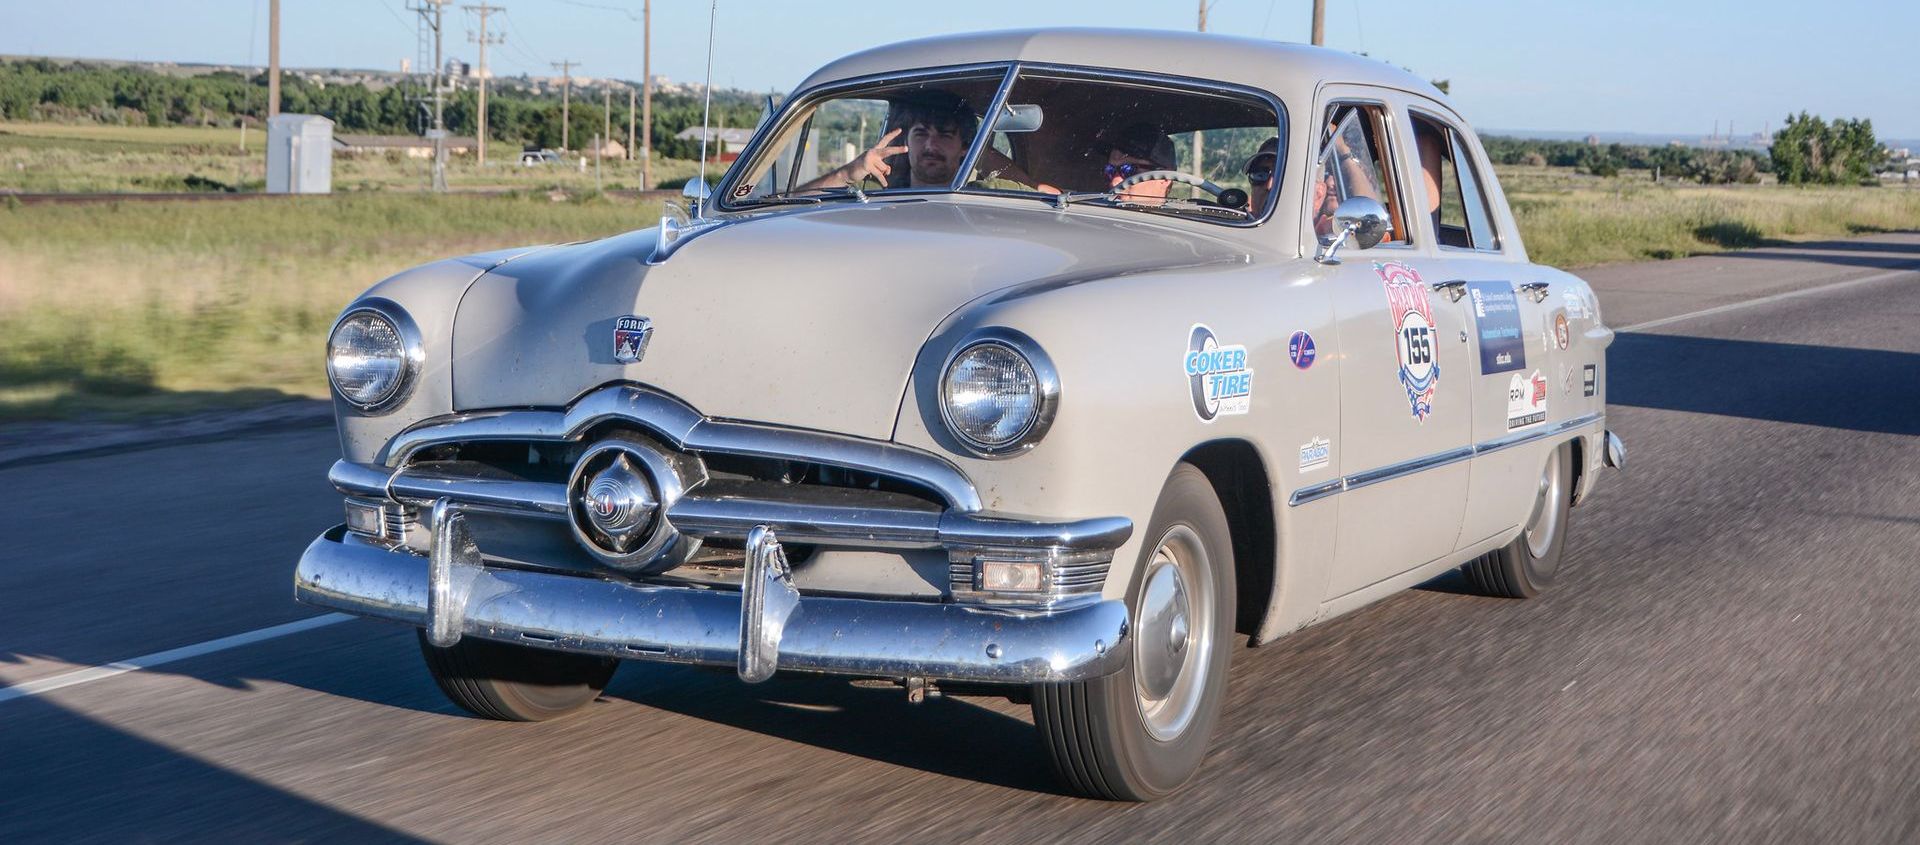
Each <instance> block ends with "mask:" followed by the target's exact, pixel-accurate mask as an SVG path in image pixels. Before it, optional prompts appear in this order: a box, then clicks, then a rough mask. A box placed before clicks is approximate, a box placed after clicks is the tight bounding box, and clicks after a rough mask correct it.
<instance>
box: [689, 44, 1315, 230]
mask: <svg viewBox="0 0 1920 845" xmlns="http://www.w3.org/2000/svg"><path fill="white" fill-rule="evenodd" d="M1005 79H1006V75H1005V72H1004V71H1002V70H998V69H996V70H990V71H984V72H973V73H964V74H956V75H951V76H929V77H919V78H916V79H914V80H912V81H906V82H902V81H890V82H888V81H883V82H876V83H871V84H868V85H861V86H855V87H851V88H844V89H840V90H837V91H833V92H831V93H829V94H827V95H824V96H820V97H814V98H810V99H808V100H805V101H802V102H801V103H800V104H799V105H798V106H797V107H796V108H793V109H789V110H788V114H787V115H786V116H785V118H784V119H783V120H782V121H781V122H780V124H779V125H778V127H777V128H775V129H774V130H772V133H771V134H769V135H767V136H766V139H767V142H766V143H763V144H760V145H758V146H757V147H756V153H755V155H754V157H753V159H752V163H751V164H750V165H748V166H747V167H745V168H744V169H741V170H739V171H737V173H736V174H735V175H733V177H732V182H730V183H729V186H728V188H727V197H726V205H727V207H730V208H746V207H752V206H755V205H767V204H789V203H813V202H823V201H828V200H832V199H837V198H865V197H867V196H869V195H875V194H885V193H888V192H895V193H899V192H927V191H934V192H950V191H961V192H967V193H993V194H1008V195H1017V196H1023V197H1031V198H1035V199H1040V200H1043V201H1046V202H1050V203H1054V204H1058V205H1065V204H1068V203H1077V202H1085V203H1094V204H1101V205H1109V206H1114V207H1120V208H1128V209H1136V210H1142V211H1149V212H1154V213H1165V214H1178V215H1182V216H1196V217H1202V218H1207V219H1212V220H1216V221H1220V222H1230V223H1244V222H1248V221H1252V220H1255V219H1257V218H1260V217H1263V216H1264V215H1265V214H1266V213H1267V211H1268V210H1269V207H1270V205H1271V198H1272V196H1273V193H1274V188H1275V187H1276V180H1277V179H1278V178H1279V173H1280V172H1281V168H1280V166H1279V161H1278V159H1279V154H1280V150H1279V144H1278V137H1279V135H1280V116H1279V114H1278V112H1277V111H1276V110H1275V108H1274V106H1273V105H1272V104H1271V103H1270V102H1269V101H1267V100H1265V99H1263V98H1260V97H1256V96H1252V95H1250V94H1241V93H1235V92H1230V91H1227V90H1225V89H1208V90H1200V89H1199V88H1196V87H1187V86H1184V85H1182V84H1179V83H1174V82H1164V83H1163V82H1156V81H1142V80H1139V79H1135V78H1131V77H1128V78H1118V77H1104V76H1101V75H1098V74H1097V73H1091V72H1067V71H1050V70H1041V69H1031V70H1029V69H1022V70H1021V71H1020V72H1019V73H1018V75H1017V76H1016V77H1015V78H1014V79H1013V81H1012V84H1011V86H1006V85H1004V83H1005ZM1003 88H1004V89H1005V90H1002V89H1003ZM989 112H991V115H989ZM969 161H971V162H972V166H971V167H967V162H969ZM963 167H964V168H965V169H966V171H967V172H966V173H965V176H964V178H963V177H962V176H961V175H960V170H961V169H962V168H963Z"/></svg>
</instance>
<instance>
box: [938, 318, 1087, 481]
mask: <svg viewBox="0 0 1920 845" xmlns="http://www.w3.org/2000/svg"><path fill="white" fill-rule="evenodd" d="M969 341H970V342H968V343H965V344H963V345H962V346H961V347H960V350H959V351H958V352H956V353H955V354H954V355H953V358H952V359H951V360H950V361H948V362H947V368H946V372H945V374H944V375H943V376H942V378H941V380H940V406H941V414H942V416H944V417H945V419H946V423H947V428H948V429H949V430H951V431H952V432H953V434H954V436H955V437H958V438H959V439H960V441H961V442H962V443H963V444H965V445H966V447H967V448H968V450H969V451H972V452H974V453H975V454H977V455H980V456H982V457H1003V456H1006V455H1009V454H1012V453H1014V452H1015V451H1017V450H1019V449H1024V448H1026V447H1028V446H1031V445H1033V444H1034V443H1037V442H1039V440H1040V437H1041V435H1043V434H1045V433H1046V428H1047V425H1048V424H1049V423H1050V422H1051V421H1052V414H1053V405H1054V401H1055V399H1056V398H1057V397H1058V395H1059V391H1060V385H1059V381H1058V379H1057V378H1056V377H1055V376H1054V373H1053V368H1052V365H1051V363H1050V362H1048V361H1047V359H1046V356H1045V355H1044V354H1043V353H1041V352H1040V349H1039V347H1038V346H1037V345H1035V344H1034V343H1033V341H1032V339H1030V338H1028V337H1027V336H1026V335H1023V334H1020V333H1018V332H1014V331H1012V330H1010V329H991V330H986V331H983V332H982V333H981V336H977V337H974V338H970V339H969Z"/></svg>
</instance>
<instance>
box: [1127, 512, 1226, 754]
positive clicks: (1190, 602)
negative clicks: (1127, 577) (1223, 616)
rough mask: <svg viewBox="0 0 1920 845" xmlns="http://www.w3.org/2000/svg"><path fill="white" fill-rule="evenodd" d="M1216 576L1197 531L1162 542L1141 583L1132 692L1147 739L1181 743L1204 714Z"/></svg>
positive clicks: (1182, 531)
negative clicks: (1179, 739) (1196, 717)
mask: <svg viewBox="0 0 1920 845" xmlns="http://www.w3.org/2000/svg"><path fill="white" fill-rule="evenodd" d="M1213 614H1214V610H1213V570H1212V568H1211V567H1210V566H1209V565H1208V562H1207V558H1206V550H1205V549H1204V547H1202V546H1201V544H1200V538H1199V536H1198V535H1196V534H1194V533H1193V529H1191V528H1188V527H1186V526H1184V525H1176V526H1174V527H1173V528H1172V529H1171V530H1169V531H1168V532H1167V534H1166V536H1164V537H1162V538H1161V540H1160V544H1159V546H1158V547H1156V548H1155V549H1154V553H1153V557H1152V558H1151V559H1150V560H1149V561H1148V562H1147V572H1146V575H1145V576H1144V578H1143V579H1142V582H1141V587H1140V603H1139V607H1138V608H1136V611H1135V618H1137V619H1138V620H1139V628H1138V630H1137V632H1136V635H1135V636H1134V638H1133V661H1134V663H1133V665H1134V691H1135V694H1136V697H1137V699H1138V703H1139V705H1140V715H1141V717H1142V720H1143V721H1144V722H1145V723H1146V728H1147V733H1149V734H1150V735H1152V736H1153V737H1154V738H1155V739H1159V740H1163V741H1164V740H1169V739H1173V738H1175V737H1178V736H1179V735H1180V734H1181V733H1182V732H1184V731H1185V730H1186V728H1187V725H1188V723H1190V722H1192V721H1193V717H1194V715H1195V714H1196V713H1198V712H1199V710H1200V698H1201V695H1202V693H1203V692H1204V691H1205V687H1206V675H1207V663H1208V661H1209V659H1210V658H1211V651H1212V648H1211V647H1212V644H1213V643H1212V639H1213V622H1214V619H1213Z"/></svg>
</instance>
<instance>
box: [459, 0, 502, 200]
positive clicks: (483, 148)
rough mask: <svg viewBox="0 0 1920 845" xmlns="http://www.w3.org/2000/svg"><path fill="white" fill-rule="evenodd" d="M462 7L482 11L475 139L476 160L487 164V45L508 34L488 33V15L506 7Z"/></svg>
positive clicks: (498, 40)
mask: <svg viewBox="0 0 1920 845" xmlns="http://www.w3.org/2000/svg"><path fill="white" fill-rule="evenodd" d="M462 8H464V9H466V10H467V11H470V12H479V13H480V35H479V37H477V38H475V39H473V40H474V41H476V42H478V43H479V44H480V103H479V106H480V114H479V115H478V118H479V119H478V120H476V121H474V123H475V124H476V126H475V128H476V129H478V130H479V131H478V132H476V133H474V139H473V141H474V160H475V161H476V162H478V163H479V164H480V165H482V166H485V165H486V163H487V45H488V44H499V43H501V42H503V41H506V40H507V34H506V33H504V32H501V33H496V34H494V35H488V34H487V16H488V15H491V14H493V13H494V12H504V11H506V8H505V7H504V6H489V5H487V4H486V3H478V4H475V5H472V6H463V7H462Z"/></svg>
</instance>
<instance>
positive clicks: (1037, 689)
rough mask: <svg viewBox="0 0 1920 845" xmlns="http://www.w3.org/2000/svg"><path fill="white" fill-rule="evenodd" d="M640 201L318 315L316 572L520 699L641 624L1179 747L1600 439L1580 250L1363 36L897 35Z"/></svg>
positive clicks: (1141, 744)
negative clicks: (657, 220)
mask: <svg viewBox="0 0 1920 845" xmlns="http://www.w3.org/2000/svg"><path fill="white" fill-rule="evenodd" d="M690 193H691V194H692V195H693V196H694V198H695V200H696V202H697V203H698V205H699V206H700V207H699V208H697V210H696V211H695V212H694V213H693V214H692V215H691V216H688V217H672V218H669V219H666V220H663V221H662V223H661V225H660V226H659V227H655V228H651V229H645V230H641V231H635V232H632V233H629V234H625V235H619V236H615V237H610V238H606V239H603V240H598V241H590V242H583V243H574V244H563V245H554V246H545V247H535V248H527V249H516V250H504V251H500V252H495V253H486V254H480V255H472V256H467V257H464V258H457V259H450V260H446V261H441V262H438V263H434V264H429V265H426V266H423V267H420V268H416V269H414V270H410V271H407V272H404V273H401V274H399V275H397V276H394V277H393V278H390V279H387V280H386V281H384V282H381V283H380V284H378V285H375V286H374V287H373V288H372V289H370V290H368V291H367V292H366V294H365V295H364V296H362V297H361V298H360V299H359V300H357V301H355V302H354V303H353V304H352V305H351V306H349V307H348V308H347V310H346V312H345V313H344V314H342V316H341V318H340V320H339V322H338V324H337V325H336V326H335V328H334V330H333V334H332V337H331V339H330V341H329V349H328V370H329V375H330V378H331V379H332V383H333V385H334V391H335V400H336V406H337V408H338V412H339V425H340V438H341V447H342V451H343V453H344V454H343V456H342V458H341V460H340V461H339V462H338V463H336V464H335V465H334V467H333V469H332V471H331V473H330V478H331V481H332V483H333V484H334V486H335V487H337V488H338V489H339V490H340V491H341V492H342V493H343V494H345V496H346V511H347V521H346V523H345V524H344V525H341V526H337V527H335V528H333V529H330V530H328V531H327V532H326V533H324V534H323V535H321V536H320V538H319V539H317V540H315V541H314V542H313V544H312V545H311V546H310V547H309V548H308V549H307V551H306V553H305V555H304V556H303V557H302V558H301V560H300V563H299V567H298V571H297V573H296V576H295V581H296V591H297V594H298V596H299V598H300V600H301V601H304V602H307V603H309V604H313V605H316V606H320V607H326V608H332V609H337V610H344V611H347V612H349V613H356V614H361V615H365V616H370V617H378V618H383V619H389V620H395V621H398V622H401V623H404V624H408V625H412V626H415V627H417V628H419V629H421V644H422V649H423V652H424V654H425V656H426V662H427V665H428V666H429V668H430V669H431V670H432V671H433V674H434V676H435V677H436V679H438V681H439V682H440V685H441V688H442V689H443V690H444V691H445V692H446V693H447V695H448V696H449V697H451V698H452V699H453V700H454V701H456V702H457V703H459V704H461V705H462V706H464V707H466V708H467V709H469V710H472V711H473V712H475V713H478V714H481V715H485V716H491V717H495V718H501V719H522V720H524V719H540V718H547V717H550V716H555V715H559V714H561V713H564V712H567V711H569V710H572V709H574V708H576V707H579V706H580V705H582V704H584V703H586V702H587V701H590V700H591V699H592V698H593V697H594V696H596V695H597V694H599V692H600V691H601V690H602V689H603V688H604V687H605V685H606V684H607V682H608V679H609V678H610V676H611V675H612V673H613V671H614V669H615V667H616V666H617V664H618V663H619V662H620V661H623V660H639V661H664V662H681V663H702V664H719V665H726V666H733V667H735V668H736V670H737V671H738V673H739V675H740V676H741V678H742V679H744V680H746V681H749V682H753V681H761V680H765V679H766V678H768V677H770V676H771V675H772V674H773V673H774V672H776V671H791V672H813V673H828V674H834V675H843V676H853V677H864V678H883V679H891V680H893V681H895V682H897V683H899V684H900V685H902V686H903V687H904V688H905V689H906V690H907V692H908V695H909V696H910V697H911V698H913V699H914V700H916V701H917V700H920V699H921V698H924V697H926V696H929V695H935V694H938V693H939V692H940V691H941V689H942V688H943V687H944V688H946V689H948V690H955V689H962V688H963V689H965V690H967V691H970V692H981V691H995V692H999V693H1003V694H1005V695H1008V696H1009V697H1012V698H1015V699H1016V700H1030V701H1031V702H1032V705H1033V709H1034V717H1035V723H1036V726H1037V733H1038V735H1039V739H1040V741H1041V742H1042V744H1043V745H1044V747H1045V748H1046V749H1047V751H1048V753H1049V754H1050V755H1051V757H1052V759H1053V761H1054V762H1055V763H1056V765H1057V768H1058V769H1059V771H1060V773H1061V775H1062V776H1063V778H1064V779H1065V780H1066V782H1067V783H1069V784H1070V785H1071V786H1072V787H1073V788H1075V789H1077V790H1079V791H1081V792H1084V793H1086V794H1089V795H1095V796H1101V797H1107V798H1117V799H1135V800H1142V799H1149V798H1153V797H1155V796H1159V795H1163V794H1166V793H1168V792H1171V791H1173V790H1175V789H1177V788H1179V787H1180V786H1181V785H1182V784H1183V783H1185V782H1186V781H1187V780H1188V779H1189V777H1191V776H1192V774H1193V773H1194V772H1195V771H1196V770H1197V769H1198V767H1199V766H1200V764H1201V761H1202V759H1203V758H1204V757H1205V755H1206V751H1207V746H1208V741H1209V738H1210V737H1211V735H1212V733H1213V731H1214V729H1215V726H1216V725H1217V724H1218V721H1219V716H1220V712H1221V707H1222V704H1223V702H1225V701H1226V698H1227V696H1226V687H1227V683H1228V678H1229V672H1228V664H1229V662H1230V661H1231V659H1232V658H1233V656H1234V653H1235V652H1236V651H1239V650H1240V649H1241V648H1242V647H1243V646H1242V644H1243V643H1246V644H1248V645H1258V644H1261V643H1265V642H1269V641H1272V640H1273V639H1275V638H1277V637H1280V636H1282V635H1284V634H1286V633H1288V632H1290V631H1294V630H1297V629H1300V628H1302V627H1304V626H1307V625H1310V624H1313V623H1315V622H1320V621H1323V620H1326V619H1329V618H1331V617H1333V616H1336V615H1338V614H1341V613H1344V612H1347V611H1349V610H1353V609H1355V608H1358V607H1361V606H1363V605H1366V604H1367V603H1369V602H1372V601H1374V600H1376V599H1380V598H1382V597H1385V596H1388V595H1391V594H1392V593H1394V592H1395V591H1398V590H1402V589H1405V588H1407V587H1409V586H1412V585H1414V584H1417V583H1420V582H1421V581H1424V580H1427V579H1429V578H1432V577H1434V576H1436V575H1438V574H1440V573H1442V572H1445V571H1447V570H1450V569H1455V568H1464V569H1465V571H1466V573H1467V574H1468V576H1469V578H1470V580H1471V582H1472V583H1474V584H1475V585H1477V586H1478V587H1479V588H1481V589H1483V590H1485V591H1486V592H1488V593H1491V594H1494V595H1503V596H1513V597H1526V596H1532V595H1534V594H1536V593H1537V592H1539V591H1540V590H1542V589H1544V588H1546V587H1548V586H1549V585H1550V584H1552V582H1553V581H1554V580H1555V576H1556V574H1557V572H1558V571H1559V570H1560V569H1561V567H1562V565H1563V560H1562V550H1563V548H1564V544H1565V538H1566V533H1567V524H1568V518H1569V509H1570V508H1571V507H1572V506H1574V505H1576V504H1578V503H1579V502H1580V501H1581V500H1582V499H1583V498H1584V497H1585V496H1586V495H1587V493H1588V491H1589V490H1590V489H1591V488H1592V486H1593V483H1594V479H1595V477H1596V476H1597V475H1598V472H1599V468H1600V467H1601V466H1603V465H1606V464H1611V465H1618V464H1619V463H1621V462H1622V461H1623V460H1624V453H1623V451H1622V449H1621V447H1620V445H1619V441H1618V440H1617V439H1616V438H1614V437H1613V436H1612V435H1611V434H1609V433H1608V431H1607V428H1606V405H1605V398H1606V396H1605V378H1604V377H1605V372H1604V367H1605V362H1604V354H1603V353H1604V350H1605V348H1606V346H1607V344H1608V343H1609V342H1610V341H1611V339H1612V332H1610V331H1609V330H1608V329H1607V328H1606V327H1604V326H1603V325H1602V324H1601V321H1600V314H1599V309H1598V305H1597V303H1596V302H1595V300H1594V296H1593V292H1592V291H1591V290H1590V289H1589V288H1588V287H1587V286H1586V285H1585V284H1584V283H1582V282H1581V281H1580V280H1579V279H1577V278H1574V277H1572V276H1570V275H1567V274H1565V273H1562V272H1559V271H1557V270H1554V269H1552V268H1548V267H1542V266H1539V265H1535V264H1532V263H1530V262H1529V261H1528V260H1527V253H1526V249H1525V247H1524V246H1523V245H1522V243H1521V239H1520V233H1519V232H1518V230H1517V229H1516V227H1515V225H1514V220H1513V217H1512V215H1511V214H1509V213H1508V210H1507V207H1506V202H1505V200H1504V198H1503V196H1502V194H1501V191H1500V186H1499V183H1498V181H1497V180H1496V179H1495V177H1494V173H1493V170H1492V168H1491V167H1489V166H1488V163H1487V159H1486V156H1485V154H1484V153H1483V152H1482V150H1481V148H1480V145H1479V143H1478V141H1477V140H1476V138H1475V136H1474V134H1473V133H1472V131H1471V130H1470V129H1469V128H1468V125H1467V123H1466V121H1465V120H1464V119H1462V118H1461V116H1460V115H1459V114H1458V113H1456V112H1455V111H1454V109H1453V108H1452V107H1451V106H1450V105H1448V102H1447V100H1446V98H1445V97H1444V96H1443V95H1442V94H1441V93H1440V92H1439V91H1436V90H1434V89H1433V88H1432V87H1431V86H1429V85H1427V84H1426V83H1424V82H1422V81H1420V80H1418V79H1415V78H1413V77H1411V76H1409V75H1407V74H1405V73H1402V72H1400V71H1398V70H1395V69H1393V68H1392V67H1389V66H1387V65H1385V64H1382V63H1380V62H1378V61H1373V60H1369V59H1364V58H1360V57H1356V56H1351V55H1347V54H1344V53H1339V52H1334V51H1330V50H1324V49H1318V48H1311V47H1302V46H1295V45H1283V44H1275V43H1270V42H1263V41H1253V40H1246V39H1235V38H1226V37H1218V36H1201V35H1185V34H1165V33H1146V32H1124V31H1103V30H1059V31H1031V32H1001V33H991V34H984V35H968V36H955V37H948V38H938V39H932V40H925V41H915V42H909V43H905V44H897V45H893V46H888V47H881V48H877V49H874V50H870V51H867V52H864V53H860V54H857V55H854V56H850V57H848V58H845V59H842V60H840V61H837V62H835V63H833V64H831V65H828V66H827V67H825V68H823V69H821V70H820V71H819V72H817V73H815V74H814V75H813V76H812V77H810V78H809V79H807V80H806V81H805V82H804V83H802V84H801V85H800V87H799V88H798V89H797V91H796V92H795V93H794V94H793V95H792V96H791V97H790V98H788V99H787V101H786V102H785V104H784V105H783V106H782V107H781V108H780V109H778V110H777V111H776V112H774V113H772V114H770V116H769V117H768V118H767V119H766V120H765V121H764V122H763V123H762V125H761V127H760V128H759V130H758V131H757V133H756V135H755V137H754V140H753V141H752V143H751V144H750V145H749V146H748V148H747V149H746V151H745V152H744V154H743V155H742V156H741V158H740V159H739V161H738V162H737V163H736V164H735V165H734V166H733V167H732V168H731V169H730V170H728V171H727V173H726V174H725V175H724V176H723V177H721V178H720V180H719V181H718V183H717V185H716V186H714V188H713V189H712V190H711V191H710V192H709V191H707V190H705V189H704V186H702V185H695V186H694V188H693V189H692V190H691V191H690Z"/></svg>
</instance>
